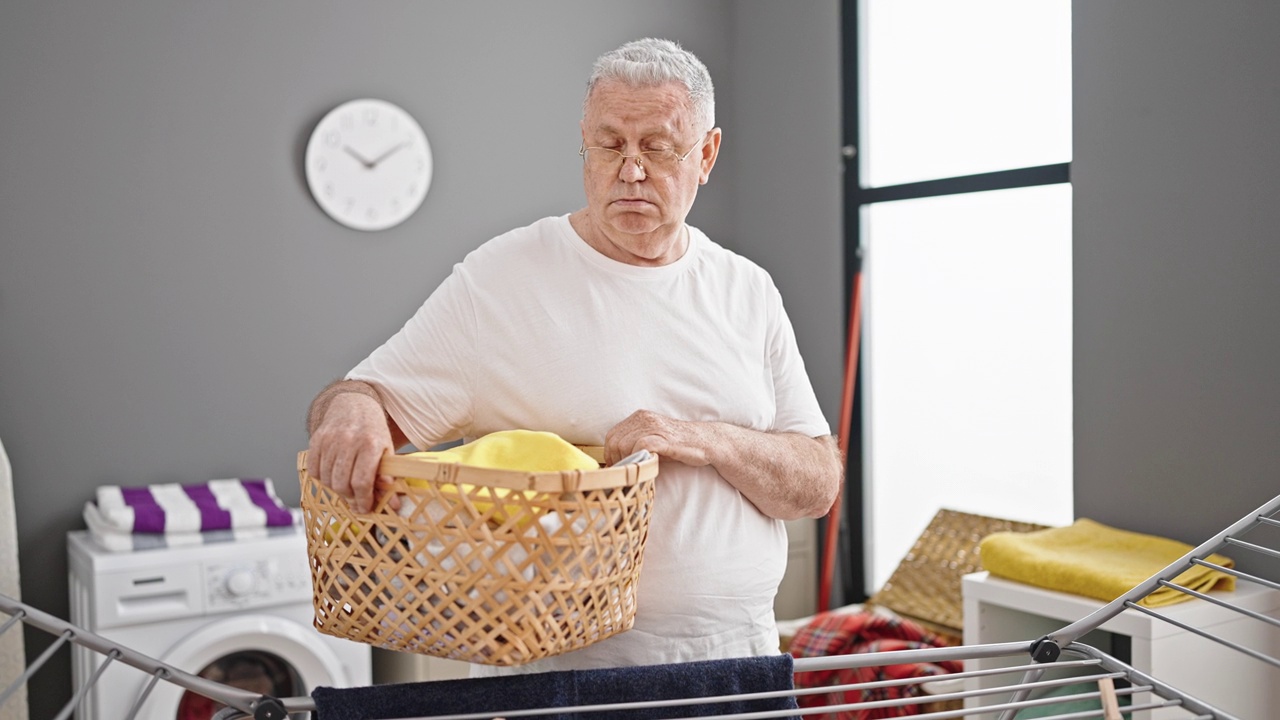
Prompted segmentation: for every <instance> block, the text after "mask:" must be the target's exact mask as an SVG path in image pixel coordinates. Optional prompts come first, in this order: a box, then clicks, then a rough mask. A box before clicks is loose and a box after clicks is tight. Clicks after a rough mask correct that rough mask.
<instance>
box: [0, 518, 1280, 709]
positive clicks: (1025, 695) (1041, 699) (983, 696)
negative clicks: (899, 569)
mask: <svg viewBox="0 0 1280 720" xmlns="http://www.w3.org/2000/svg"><path fill="white" fill-rule="evenodd" d="M1278 511H1280V497H1277V498H1275V499H1273V500H1272V501H1270V502H1269V503H1266V504H1264V505H1263V506H1262V507H1260V508H1258V510H1256V511H1255V512H1253V513H1250V514H1249V515H1246V516H1245V517H1244V518H1242V519H1241V520H1239V521H1238V522H1236V523H1234V524H1232V525H1230V526H1229V527H1227V528H1226V529H1224V530H1223V531H1222V532H1221V533H1219V534H1218V535H1216V536H1214V537H1213V538H1211V539H1209V540H1207V541H1205V542H1204V543H1203V544H1201V545H1200V546H1199V547H1196V548H1194V549H1193V550H1191V551H1190V552H1188V553H1187V554H1186V555H1185V556H1183V557H1182V558H1180V559H1179V560H1177V561H1175V562H1174V563H1172V564H1170V565H1169V566H1168V567H1166V568H1165V569H1164V570H1162V571H1160V572H1159V573H1156V574H1155V575H1153V576H1152V577H1150V578H1149V579H1147V580H1146V581H1144V582H1142V583H1141V584H1139V585H1138V586H1137V587H1135V588H1133V589H1132V590H1131V591H1129V592H1128V593H1125V594H1124V595H1123V596H1121V597H1119V598H1117V599H1116V600H1114V601H1112V602H1110V603H1108V604H1106V605H1104V606H1102V607H1101V608H1099V609H1098V610H1097V611H1095V612H1093V613H1091V614H1089V615H1088V616H1086V617H1084V618H1081V619H1080V620H1078V621H1076V622H1073V623H1071V624H1069V625H1066V626H1065V627H1062V628H1061V629H1059V630H1058V631H1056V632H1053V633H1050V634H1048V635H1045V636H1043V637H1040V638H1034V639H1028V640H1027V641H1025V642H1009V643H990V644H979V645H965V646H959V647H943V648H928V649H919V650H902V651H893V652H875V653H865V654H855V655H838V656H829V657H813V658H799V659H796V660H795V662H794V669H795V672H796V673H797V675H799V674H800V673H805V672H814V671H822V670H839V669H854V668H879V667H888V666H895V665H899V664H914V663H939V662H947V661H959V662H963V663H964V664H965V669H964V671H963V672H958V673H952V674H947V675H942V676H933V677H924V678H903V679H886V680H879V681H876V682H869V683H861V684H845V685H837V686H826V687H820V688H797V689H794V690H787V691H772V692H763V693H748V694H742V695H735V696H722V697H713V698H707V697H693V698H686V699H678V700H661V701H649V702H639V703H636V702H631V703H615V704H608V705H592V706H578V707H556V708H539V709H533V710H512V711H497V710H495V711H494V712H488V713H473V714H468V715H437V716H427V717H432V718H434V719H435V720H491V719H493V718H499V717H501V718H506V719H508V720H510V719H511V718H517V717H531V718H537V717H540V716H545V715H552V714H561V713H576V714H579V715H581V716H582V717H584V718H590V717H591V715H592V713H599V712H604V711H609V710H637V709H647V710H654V711H656V713H657V714H656V716H657V717H661V716H662V711H663V709H664V708H672V714H673V715H676V714H678V707H679V706H690V705H699V706H703V705H710V704H714V703H718V702H719V703H723V702H735V701H740V700H749V699H766V698H777V697H785V696H786V695H794V696H796V697H797V700H799V701H800V702H801V704H802V705H804V704H805V698H806V697H807V696H819V697H823V698H824V700H823V702H826V703H827V704H825V705H820V706H818V707H801V708H800V709H799V710H788V711H768V712H754V713H737V714H725V715H719V716H716V717H718V718H720V720H767V719H768V718H781V717H794V716H800V717H809V718H812V717H833V718H834V717H843V718H860V717H890V716H895V715H897V714H911V715H912V716H913V717H916V718H922V719H926V720H944V719H947V718H998V719H999V720H1014V719H1015V718H1016V717H1017V716H1018V715H1019V713H1020V712H1024V711H1029V712H1036V713H1039V714H1037V715H1036V717H1040V718H1046V719H1052V720H1085V719H1086V718H1102V719H1103V720H1119V719H1120V718H1122V717H1125V718H1134V717H1141V716H1143V715H1144V714H1145V715H1147V716H1151V715H1154V716H1155V717H1158V718H1161V719H1163V718H1195V719H1204V720H1255V719H1254V718H1237V716H1235V715H1232V714H1230V713H1228V712H1227V711H1225V710H1222V709H1220V708H1218V707H1214V706H1212V705H1210V704H1209V703H1207V702H1204V701H1202V700H1200V699H1197V698H1196V697H1192V696H1191V695H1190V694H1188V693H1186V692H1183V691H1181V690H1179V689H1178V688H1176V687H1172V686H1171V685H1170V684H1168V683H1166V682H1162V681H1161V680H1160V679H1158V678H1155V677H1151V676H1150V675H1149V674H1147V673H1143V672H1139V671H1138V670H1136V669H1135V668H1134V667H1133V666H1132V665H1131V664H1130V663H1128V662H1125V661H1122V660H1119V659H1117V658H1116V657H1114V656H1113V655H1111V654H1109V653H1107V652H1104V651H1102V650H1099V649H1097V648H1096V647H1093V646H1092V645H1089V644H1086V643H1084V642H1081V640H1080V638H1082V637H1083V636H1084V635H1085V634H1086V633H1089V632H1091V631H1093V630H1095V629H1097V628H1099V627H1100V626H1101V625H1103V624H1104V623H1106V622H1107V621H1108V620H1110V619H1112V618H1114V617H1116V616H1117V615H1119V614H1120V613H1122V612H1125V611H1127V610H1131V611H1133V612H1140V613H1144V614H1146V615H1150V616H1152V617H1154V618H1156V619H1157V620H1160V621H1163V622H1165V623H1168V624H1170V625H1173V626H1176V627H1177V628H1179V629H1180V630H1181V631H1185V632H1190V633H1194V634H1195V635H1198V636H1200V637H1203V638H1205V639H1207V640H1209V641H1212V642H1213V643H1216V644H1217V645H1221V646H1223V647H1226V648H1228V649H1229V650H1230V651H1232V652H1234V653H1238V654H1240V655H1241V656H1242V659H1243V660H1244V661H1245V662H1248V663H1261V664H1264V665H1266V666H1270V668H1280V660H1277V659H1276V658H1275V657H1273V656H1272V655H1270V654H1268V652H1267V648H1264V649H1262V650H1260V649H1258V648H1254V647H1249V646H1247V644H1243V643H1240V642H1236V641H1234V640H1231V639H1227V638H1225V637H1221V636H1219V634H1216V633H1215V632H1214V628H1213V627H1196V626H1194V625H1190V624H1187V623H1184V622H1181V621H1179V620H1175V619H1173V618H1170V617H1167V616H1166V615H1165V614H1164V613H1162V612H1161V611H1160V610H1159V609H1154V610H1153V609H1150V608H1147V607H1144V606H1141V605H1138V601H1139V600H1141V599H1142V598H1144V597H1146V596H1147V595H1149V594H1150V593H1152V592H1154V591H1155V590H1157V589H1160V588H1172V589H1174V590H1176V591H1178V592H1181V593H1184V594H1187V595H1190V596H1192V597H1193V598H1194V599H1195V600H1194V601H1195V602H1204V603H1212V604H1214V605H1217V606H1220V607H1222V608H1224V609H1226V610H1228V611H1230V612H1232V613H1235V615H1234V616H1233V617H1236V616H1238V619H1243V620H1245V621H1247V622H1249V623H1251V624H1252V623H1257V628H1256V630H1257V631H1256V632H1252V631H1253V629H1254V628H1252V627H1250V631H1251V632H1250V633H1249V634H1250V635H1253V636H1255V637H1266V636H1268V635H1273V636H1274V633H1275V632H1276V629H1280V621H1278V620H1277V619H1276V618H1274V617H1271V616H1270V615H1267V614H1264V613H1259V612H1255V611H1253V610H1250V609H1246V608H1243V607H1239V606H1237V605H1234V604H1232V603H1231V602H1229V601H1225V600H1223V599H1222V598H1220V597H1215V596H1214V594H1203V593H1200V592H1197V591H1195V590H1191V589H1188V588H1185V587H1182V586H1180V585H1177V584H1176V583H1175V582H1173V580H1174V578H1176V577H1177V576H1178V575H1180V574H1181V573H1182V572H1183V571H1185V570H1187V569H1189V568H1192V567H1193V566H1197V565H1198V566H1202V567H1208V568H1211V569H1213V570H1217V571H1220V572H1223V573H1227V574H1229V575H1232V576H1234V577H1235V578H1237V580H1238V582H1244V583H1256V584H1259V585H1261V586H1264V587H1265V588H1269V589H1271V590H1280V583H1277V582H1276V581H1275V580H1271V579H1267V578H1265V577H1262V573H1254V572H1241V571H1240V570H1237V569H1234V568H1228V567H1223V566H1221V565H1218V564H1215V563H1212V562H1210V561H1209V560H1208V558H1209V557H1210V556H1211V555H1213V554H1214V553H1217V552H1219V551H1226V552H1230V553H1232V555H1234V556H1235V557H1237V558H1244V557H1246V556H1250V560H1257V561H1258V564H1259V565H1260V566H1263V567H1266V566H1267V565H1268V564H1269V563H1272V562H1273V561H1275V560H1280V550H1278V549H1277V548H1280V519H1277V518H1276V517H1275V516H1276V514H1277V512H1278ZM1266 528H1271V529H1270V530H1267V529H1266ZM1267 535H1271V536H1272V537H1269V538H1268V537H1259V536H1267ZM1246 537H1247V538H1248V539H1246ZM0 612H3V613H4V614H5V615H7V616H8V619H7V622H4V623H3V624H2V625H0V634H3V633H5V632H14V631H15V628H16V631H19V632H20V631H21V626H22V624H26V625H30V626H32V627H34V628H38V629H39V630H42V631H44V632H47V633H49V634H51V635H53V636H55V637H56V639H55V641H54V642H53V643H51V644H50V645H49V647H48V648H46V649H45V650H44V651H43V652H42V653H41V654H40V655H39V656H38V657H36V658H35V659H34V660H33V661H32V662H31V663H30V664H29V665H28V667H27V669H26V670H25V672H23V673H22V674H21V675H20V676H19V677H17V678H14V679H7V678H0V687H3V688H4V689H3V690H2V691H0V706H3V704H4V702H5V701H7V700H8V699H9V697H10V696H11V695H13V694H14V693H15V691H16V690H17V689H18V688H20V687H22V686H23V685H24V684H25V683H26V682H27V681H28V680H29V679H30V677H31V676H32V675H33V674H35V673H36V672H38V671H39V670H40V668H41V667H42V666H43V665H45V664H46V663H47V662H48V660H49V659H50V658H51V657H52V656H53V655H54V654H55V653H56V652H57V651H58V650H59V649H60V648H61V647H62V646H64V645H68V644H74V645H77V646H82V647H85V648H88V649H90V650H92V651H93V652H94V653H96V654H97V655H98V656H100V662H99V664H98V665H97V669H96V671H95V672H93V673H92V674H91V676H90V677H89V678H88V679H87V681H86V683H85V684H84V686H83V687H81V688H79V689H78V691H77V692H76V693H75V695H74V696H73V697H72V698H71V700H70V701H69V702H68V703H67V704H66V705H65V706H64V707H63V708H62V709H61V711H60V713H59V715H58V716H57V718H58V720H62V719H63V718H68V717H70V716H71V714H72V713H73V712H74V711H75V708H76V707H77V706H78V704H79V703H80V701H81V700H82V698H83V697H84V695H85V693H86V692H87V690H88V688H89V687H90V686H92V685H93V683H94V682H96V681H97V680H98V678H100V677H101V675H102V673H103V671H104V670H105V669H106V668H107V666H108V665H110V664H112V663H123V664H125V665H127V666H131V667H133V668H135V669H136V670H137V671H139V672H142V673H146V674H147V675H150V676H151V679H150V681H149V683H148V684H147V686H146V688H145V690H144V691H143V693H142V694H141V696H140V697H139V698H138V700H137V701H136V702H135V703H134V706H133V708H132V709H130V710H129V711H128V714H127V715H126V716H125V717H126V718H130V719H131V718H133V717H134V716H135V715H136V714H137V712H138V710H139V708H140V707H141V706H142V704H143V703H144V702H145V700H146V698H147V696H148V694H149V693H150V692H151V691H152V690H153V689H154V688H155V686H156V685H157V684H158V683H172V684H175V685H177V686H179V687H181V688H183V689H184V690H187V691H190V692H194V693H197V694H199V695H203V696H205V697H208V698H210V699H212V700H214V701H215V702H218V703H221V704H223V705H225V706H226V707H225V708H224V709H222V710H220V711H219V712H218V714H217V715H216V717H217V718H218V719H219V720H241V719H243V718H254V719H255V720H283V719H284V718H287V717H299V716H306V714H307V713H313V712H314V711H315V709H316V707H315V704H314V701H313V700H312V698H310V697H308V696H303V697H286V698H274V697H267V696H262V695H259V694H256V693H253V692H250V691H247V690H243V689H240V688H236V687H232V686H229V685H224V684H221V683H217V682H214V681H211V680H208V679H205V678H202V677H200V676H198V675H195V674H192V673H191V672H187V671H185V670H183V669H180V668H177V667H173V666H171V665H168V664H165V663H163V662H161V661H159V660H156V659H155V658H151V657H148V656H146V655H143V654H141V653H138V652H135V651H133V650H131V649H129V648H127V647H123V646H121V645H119V644H117V643H113V642H111V641H110V640H107V639H106V638H103V637H102V636H99V635H96V634H94V633H91V632H88V631H86V630H84V629H83V628H80V627H77V626H75V625H73V624H71V623H68V622H66V621H64V620H62V619H60V618H58V617H55V616H53V615H50V614H48V613H44V612H41V611H40V610H38V609H36V608H33V607H31V606H29V605H26V604H24V603H22V602H20V601H17V600H14V599H12V598H9V597H7V596H4V595H0ZM1237 636H1238V634H1237ZM996 658H1000V659H1003V661H1002V662H1008V663H1011V664H1009V665H1008V666H1005V667H983V668H981V669H978V665H980V664H982V663H978V662H977V661H985V660H990V659H996ZM993 683H994V684H993ZM1065 687H1070V688H1080V687H1083V688H1086V689H1085V690H1084V691H1083V692H1076V693H1074V694H1066V695H1062V694H1057V695H1053V694H1052V693H1051V691H1052V690H1053V689H1054V688H1058V689H1061V688H1065ZM888 690H892V693H886V691H888ZM876 692H880V696H881V697H884V696H886V695H887V694H891V695H893V697H891V698H890V699H879V700H877V699H863V700H861V701H858V702H843V701H842V699H843V698H845V697H850V696H851V695H852V696H858V697H863V698H866V697H867V695H862V693H869V694H870V695H871V696H872V697H874V696H875V693H876ZM1082 702H1084V703H1090V704H1093V705H1095V706H1096V707H1097V709H1085V710H1079V709H1067V710H1064V711H1063V712H1058V711H1057V710H1056V708H1070V707H1072V706H1071V705H1070V704H1071V703H1082ZM1126 702H1127V705H1121V703H1126ZM1047 708H1052V709H1049V710H1048V712H1049V714H1044V712H1045V711H1046V709H1047ZM1032 709H1035V710H1032ZM1055 713H1056V714H1055Z"/></svg>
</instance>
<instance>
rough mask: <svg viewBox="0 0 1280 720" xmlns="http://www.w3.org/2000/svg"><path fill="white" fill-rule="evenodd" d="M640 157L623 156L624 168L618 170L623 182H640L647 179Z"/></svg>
mask: <svg viewBox="0 0 1280 720" xmlns="http://www.w3.org/2000/svg"><path fill="white" fill-rule="evenodd" d="M640 163H641V158H640V156H638V155H635V156H633V155H623V156H622V167H621V168H619V169H618V178H619V179H620V180H622V181H623V182H640V181H641V180H644V179H645V177H646V173H645V170H644V165H641V164H640Z"/></svg>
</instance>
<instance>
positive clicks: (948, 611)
mask: <svg viewBox="0 0 1280 720" xmlns="http://www.w3.org/2000/svg"><path fill="white" fill-rule="evenodd" d="M1042 529H1044V526H1043V525H1037V524H1035V523H1027V522H1018V521H1016V520H1004V519H1001V518H993V517H987V516H985V515H975V514H973V513H965V512H959V511H957V510H948V509H945V508H944V509H942V510H939V511H938V512H937V514H935V515H934V516H933V519H932V520H930V521H929V525H928V527H926V528H925V530H924V532H923V533H921V534H920V537H919V538H917V539H916V542H915V544H914V545H913V546H912V547H911V550H910V551H908V552H907V555H906V557H904V558H903V559H902V562H901V563H899V564H898V567H897V568H896V569H894V571H893V574H892V575H890V576H889V579H888V580H887V581H886V582H885V584H884V587H882V588H880V590H879V591H877V592H876V593H875V594H874V595H872V596H871V597H870V598H868V600H867V604H869V605H879V606H881V607H886V608H889V609H890V610H893V611H894V612H896V613H898V614H899V615H903V616H906V617H908V618H910V619H912V620H915V621H917V622H919V623H920V624H922V625H924V626H925V627H926V628H927V629H929V630H930V631H932V632H935V633H938V634H940V635H942V636H944V639H949V640H951V641H953V642H954V644H957V645H958V644H960V642H961V637H962V635H961V634H962V630H963V628H964V609H963V604H964V603H963V599H962V597H961V595H962V593H961V578H962V577H963V576H964V575H966V574H968V573H972V572H977V571H979V570H981V569H982V559H981V558H980V557H979V555H978V545H979V543H981V542H982V538H984V537H986V536H987V535H990V534H991V533H993V532H1001V531H1012V532H1031V531H1033V530H1042Z"/></svg>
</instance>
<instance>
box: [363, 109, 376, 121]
mask: <svg viewBox="0 0 1280 720" xmlns="http://www.w3.org/2000/svg"><path fill="white" fill-rule="evenodd" d="M377 123H378V111H377V110H374V109H373V108H369V109H368V110H365V111H364V124H365V125H376V124H377Z"/></svg>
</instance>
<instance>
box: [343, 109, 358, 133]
mask: <svg viewBox="0 0 1280 720" xmlns="http://www.w3.org/2000/svg"><path fill="white" fill-rule="evenodd" d="M355 126H356V120H355V118H354V117H352V116H351V113H344V114H343V116H342V128H343V129H344V130H350V129H351V128H353V127H355Z"/></svg>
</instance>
